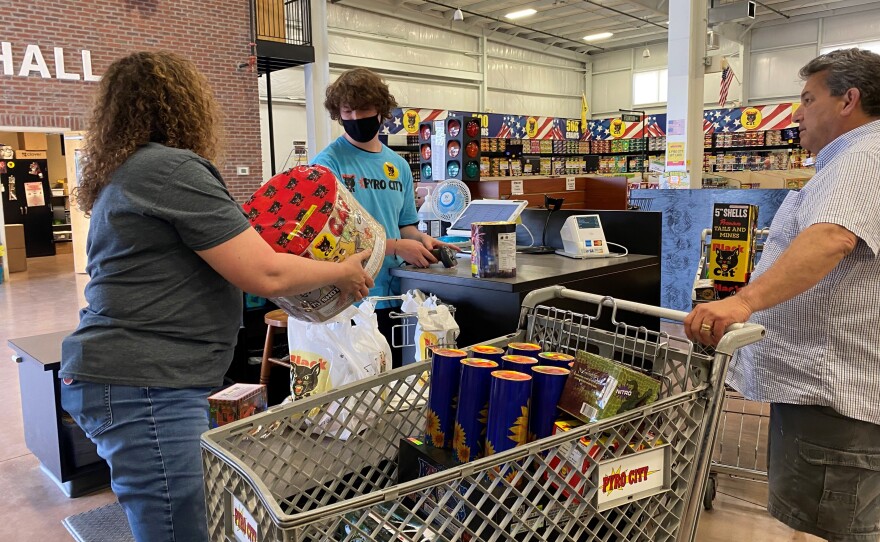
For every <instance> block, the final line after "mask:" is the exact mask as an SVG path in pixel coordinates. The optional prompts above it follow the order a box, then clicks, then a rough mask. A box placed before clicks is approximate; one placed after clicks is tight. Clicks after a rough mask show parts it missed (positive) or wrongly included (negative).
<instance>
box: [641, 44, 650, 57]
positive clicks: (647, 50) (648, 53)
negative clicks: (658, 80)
mask: <svg viewBox="0 0 880 542" xmlns="http://www.w3.org/2000/svg"><path fill="white" fill-rule="evenodd" d="M642 58H651V50H650V49H648V48H647V47H645V50H644V51H642Z"/></svg>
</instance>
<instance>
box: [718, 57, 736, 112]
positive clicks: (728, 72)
mask: <svg viewBox="0 0 880 542" xmlns="http://www.w3.org/2000/svg"><path fill="white" fill-rule="evenodd" d="M721 66H722V68H723V69H722V70H721V92H720V93H719V94H718V106H719V107H724V104H726V103H727V92H728V91H729V90H730V82H731V81H733V68H731V67H730V64H729V63H728V62H727V59H726V58H724V59H722V60H721Z"/></svg>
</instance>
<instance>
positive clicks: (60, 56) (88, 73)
mask: <svg viewBox="0 0 880 542" xmlns="http://www.w3.org/2000/svg"><path fill="white" fill-rule="evenodd" d="M47 54H48V55H49V58H50V59H53V57H54V62H52V67H53V70H51V71H50V69H49V63H47V62H46V56H45V55H44V54H43V50H42V49H40V46H39V45H30V44H28V45H27V47H26V48H25V50H24V53H23V54H22V55H21V56H17V55H13V48H12V43H11V42H8V41H3V42H0V64H2V65H3V75H9V76H13V77H14V76H18V77H32V76H35V75H38V76H40V77H41V78H43V79H52V78H55V79H61V80H65V81H80V80H82V81H100V79H101V78H100V77H99V76H96V75H95V74H94V73H92V52H91V51H89V50H88V49H82V50H81V51H80V58H81V62H77V63H76V67H74V66H73V65H72V66H71V68H70V69H71V71H68V67H67V65H66V64H65V62H64V48H63V47H53V48H52V52H51V53H48V51H47ZM78 60H79V59H78Z"/></svg>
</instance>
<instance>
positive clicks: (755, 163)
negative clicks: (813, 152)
mask: <svg viewBox="0 0 880 542" xmlns="http://www.w3.org/2000/svg"><path fill="white" fill-rule="evenodd" d="M797 136H798V133H797V129H795V128H789V129H785V130H767V131H754V132H736V133H716V134H706V136H705V137H704V139H703V146H704V149H705V150H706V151H707V152H704V154H703V171H704V172H707V173H713V172H719V173H720V172H730V171H766V170H773V171H787V170H791V169H800V168H803V167H804V166H803V162H804V160H805V159H806V158H808V157H809V156H810V153H809V152H808V151H806V150H804V149H802V148H801V147H800V145H799V141H798V139H797Z"/></svg>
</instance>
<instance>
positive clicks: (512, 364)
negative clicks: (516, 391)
mask: <svg viewBox="0 0 880 542" xmlns="http://www.w3.org/2000/svg"><path fill="white" fill-rule="evenodd" d="M537 364H538V360H537V359H536V358H533V357H531V356H512V355H509V354H508V355H506V356H502V357H501V368H502V369H504V370H505V371H519V372H521V373H525V374H532V367H534V366H536V365H537Z"/></svg>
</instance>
